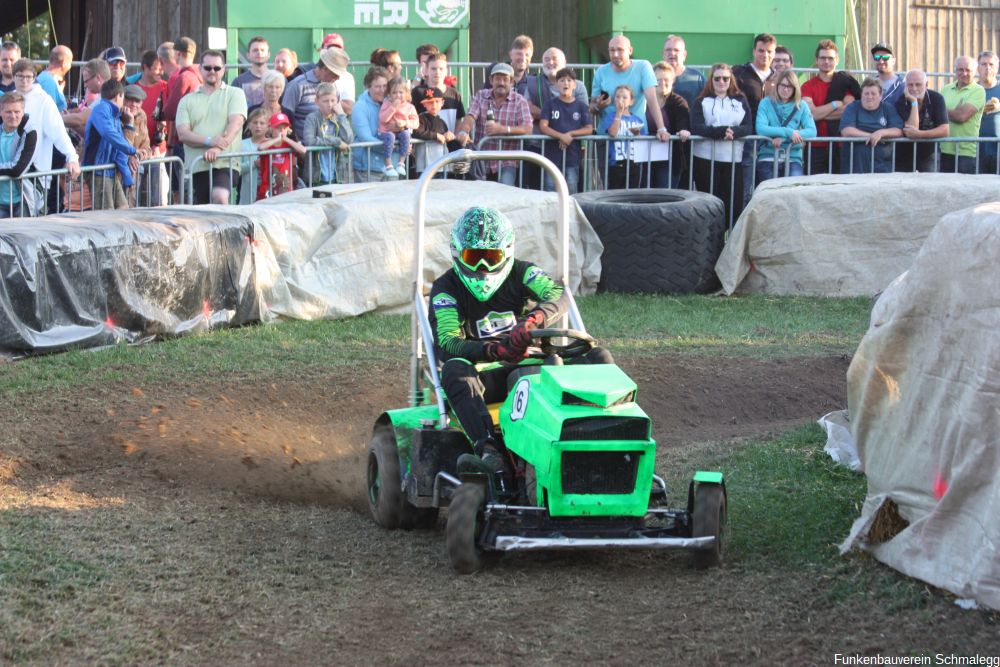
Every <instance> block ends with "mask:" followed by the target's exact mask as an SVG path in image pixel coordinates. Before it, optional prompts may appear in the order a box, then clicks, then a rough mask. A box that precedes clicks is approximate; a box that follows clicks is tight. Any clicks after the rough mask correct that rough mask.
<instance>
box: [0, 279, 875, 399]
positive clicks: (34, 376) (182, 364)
mask: <svg viewBox="0 0 1000 667" xmlns="http://www.w3.org/2000/svg"><path fill="white" fill-rule="evenodd" d="M579 305H580V310H581V313H582V314H583V318H584V322H585V323H586V324H587V327H588V330H589V331H590V332H591V333H592V334H593V335H594V336H596V337H597V338H598V339H599V340H601V342H602V343H603V344H605V345H606V346H608V347H610V348H611V349H612V350H613V351H614V352H615V354H616V355H620V356H623V357H627V356H630V355H631V356H654V355H659V354H700V355H714V354H725V355H729V356H752V357H768V356H789V355H821V354H850V353H852V352H853V350H854V348H855V347H856V346H857V344H858V342H859V341H860V339H861V335H862V334H863V333H864V330H865V327H866V326H867V318H868V309H869V302H868V300H867V299H828V298H807V297H767V296H749V297H705V296H680V297H672V296H628V297H626V296H621V295H599V296H591V297H584V298H581V299H580V300H579ZM409 336H410V334H409V316H408V315H364V316H361V317H354V318H349V319H344V320H335V321H311V322H303V321H289V322H280V323H276V324H266V325H257V326H247V327H241V328H237V329H222V330H218V331H213V332H211V333H207V334H195V335H191V336H184V337H180V338H175V339H171V340H167V341H163V342H161V343H157V344H151V345H139V346H126V345H119V346H115V347H110V348H106V349H102V350H91V351H87V350H74V351H70V352H66V353H63V354H53V355H48V356H43V357H34V358H29V359H25V360H22V361H19V362H17V363H14V364H4V365H3V366H0V369H2V372H0V394H2V393H3V392H11V391H24V390H47V389H50V388H57V387H70V386H79V385H100V384H103V383H114V382H125V381H128V382H136V383H155V382H166V381H184V382H192V381H193V382H197V380H198V378H199V377H214V376H218V375H220V374H225V375H229V376H235V377H252V375H253V374H254V373H255V372H257V371H270V372H278V373H286V374H289V375H292V376H300V375H309V374H313V373H327V372H328V369H329V368H330V367H336V366H341V365H345V364H358V363H373V362H380V361H390V362H396V363H399V362H402V361H405V359H407V357H408V354H409Z"/></svg>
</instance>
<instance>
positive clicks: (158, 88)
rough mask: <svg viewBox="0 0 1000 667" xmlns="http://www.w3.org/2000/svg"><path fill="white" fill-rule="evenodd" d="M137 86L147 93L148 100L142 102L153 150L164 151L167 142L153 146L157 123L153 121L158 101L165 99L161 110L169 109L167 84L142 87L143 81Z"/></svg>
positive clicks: (161, 83)
mask: <svg viewBox="0 0 1000 667" xmlns="http://www.w3.org/2000/svg"><path fill="white" fill-rule="evenodd" d="M136 85H138V86H139V87H140V88H142V89H143V90H144V91H145V92H146V99H144V100H143V101H142V110H143V111H144V112H145V113H146V125H147V127H148V129H149V141H150V145H151V146H152V147H153V148H160V149H163V148H165V147H166V144H167V142H166V141H164V142H163V143H162V144H160V145H158V146H157V145H153V144H152V141H153V135H154V134H156V121H155V120H153V110H154V109H155V108H156V100H158V99H160V98H161V97H162V98H163V103H162V104H161V106H160V109H161V110H163V109H166V108H167V82H166V81H163V80H162V79H161V80H160V81H157V82H156V83H154V84H153V85H152V86H144V85H142V80H140V81H139V82H138V83H137V84H136Z"/></svg>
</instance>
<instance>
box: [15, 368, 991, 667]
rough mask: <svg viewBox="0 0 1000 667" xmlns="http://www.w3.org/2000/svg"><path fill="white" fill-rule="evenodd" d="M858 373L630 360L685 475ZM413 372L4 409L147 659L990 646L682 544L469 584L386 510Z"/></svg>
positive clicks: (744, 655)
mask: <svg viewBox="0 0 1000 667" xmlns="http://www.w3.org/2000/svg"><path fill="white" fill-rule="evenodd" d="M847 365H848V359H846V358H843V357H834V358H819V359H785V360H771V361H754V360H747V359H726V358H721V359H720V358H713V359H700V358H669V357H668V358H658V359H654V360H648V359H629V360H625V361H624V362H622V366H623V368H624V370H625V371H626V372H628V373H629V374H630V375H631V376H632V377H634V378H635V379H636V381H637V382H638V384H639V387H640V390H639V392H640V393H639V396H640V403H642V404H643V406H644V408H645V409H646V410H647V411H648V412H649V413H650V414H651V415H653V417H654V422H653V423H654V436H655V438H656V439H657V441H658V442H659V443H661V444H662V446H661V448H660V450H659V452H658V458H659V462H658V463H659V465H658V467H659V468H661V469H662V468H664V467H665V466H670V465H676V466H681V467H685V468H686V469H687V470H691V469H693V468H694V467H695V466H696V465H697V462H698V461H699V460H701V459H703V458H704V457H705V456H706V455H707V454H708V453H710V452H712V451H720V450H725V449H727V448H730V447H733V446H738V444H739V443H740V442H742V439H744V438H746V437H748V436H755V435H762V434H764V433H768V432H772V431H776V430H783V429H786V428H788V427H789V426H790V425H793V424H800V423H804V422H807V421H810V420H813V419H815V417H816V416H817V415H819V414H822V413H824V412H825V411H828V410H830V409H833V408H837V407H841V406H843V405H844V403H845V400H846V398H845V387H844V379H843V378H844V374H845V372H846V369H847ZM404 376H405V368H404V367H403V366H402V364H387V365H384V366H381V367H375V368H368V369H366V370H365V371H359V370H346V371H344V372H342V373H341V374H339V376H338V377H336V378H335V379H331V378H326V377H322V378H319V377H306V378H294V379H289V378H281V377H274V378H259V377H255V378H253V380H252V381H251V380H250V379H249V378H231V379H220V380H219V381H218V382H217V383H214V384H205V385H200V386H197V387H189V386H172V385H165V386H158V387H151V386H141V387H136V386H128V385H122V386H109V387H107V388H106V389H104V390H103V391H100V392H97V393H95V392H92V391H88V392H87V393H82V392H81V393H78V394H74V393H72V392H60V393H59V394H57V395H46V396H41V395H39V396H22V397H21V398H19V399H18V401H17V402H16V403H15V404H13V405H10V406H8V409H5V410H4V413H3V415H4V416H3V417H0V427H2V429H3V431H4V432H5V433H7V434H8V435H9V437H10V438H11V441H13V442H17V443H20V444H19V445H17V446H16V447H15V449H14V450H13V451H12V452H11V454H10V456H9V457H8V458H6V460H3V461H0V478H2V479H3V482H4V484H5V485H10V486H8V487H6V488H9V489H13V491H12V492H14V493H18V492H21V493H30V495H31V497H32V498H35V499H36V500H35V501H33V503H34V506H35V508H36V510H35V511H37V513H38V515H39V516H42V517H46V520H48V521H51V522H52V523H53V527H54V529H58V530H59V531H60V537H59V538H58V539H59V543H58V548H59V549H60V550H64V551H66V552H67V553H69V554H74V553H77V552H80V553H92V552H93V551H94V549H95V545H94V540H95V539H96V540H97V541H98V545H99V546H97V547H96V550H97V551H98V552H99V553H101V565H102V566H103V567H106V568H108V570H109V571H111V572H114V573H115V576H109V577H108V579H107V581H106V582H105V583H103V584H101V585H99V586H97V587H96V588H95V589H92V590H91V589H81V591H80V593H79V596H80V599H79V604H80V606H81V608H86V607H87V606H88V605H95V606H98V607H99V608H105V609H106V617H107V619H108V622H113V623H116V624H119V626H120V633H121V635H122V636H123V637H127V638H129V640H128V641H129V642H132V643H135V642H138V644H139V645H140V646H142V645H146V646H148V651H149V653H148V655H147V656H146V657H147V658H148V660H142V659H141V658H142V656H143V653H142V649H135V648H134V647H133V648H132V650H133V651H135V650H138V653H128V655H138V657H139V658H140V659H139V660H138V661H139V662H146V661H149V662H158V663H160V662H166V663H169V664H273V663H274V662H275V660H280V661H281V662H285V663H286V664H317V663H326V664H371V662H372V661H373V660H376V659H378V660H379V661H380V662H382V663H385V664H427V663H431V662H433V663H442V664H487V663H498V664H544V663H553V664H624V663H634V662H635V661H649V662H655V663H662V662H664V661H666V660H668V659H669V660H683V661H684V662H685V663H687V664H731V663H732V662H735V661H739V662H740V663H741V664H774V663H775V662H779V663H784V664H806V663H810V662H814V661H815V660H816V659H817V658H818V657H819V656H825V655H828V654H829V655H832V654H833V653H834V652H836V651H844V650H845V649H849V648H851V647H854V648H855V649H857V650H871V651H886V650H892V649H895V648H900V647H906V646H915V645H919V642H920V641H922V640H923V638H925V637H926V633H927V632H928V624H930V627H932V628H934V631H935V633H936V635H937V636H938V637H939V638H941V642H942V644H944V645H953V646H954V647H955V649H956V650H957V649H958V648H959V647H960V646H966V645H967V644H968V642H969V641H978V642H980V643H982V642H988V641H992V639H988V637H992V635H989V634H988V633H989V632H990V631H991V629H990V628H989V627H988V626H987V625H985V624H984V625H983V626H982V629H981V632H982V633H983V635H982V636H981V637H975V636H973V637H969V636H968V634H969V632H968V624H966V625H963V626H961V633H959V632H958V631H957V630H954V631H951V634H949V631H950V630H949V629H950V628H952V626H955V627H958V626H957V625H956V624H958V623H960V622H961V621H960V617H958V616H957V615H956V614H953V613H950V614H940V615H938V614H931V615H930V616H929V617H927V618H926V619H925V620H924V621H921V622H919V623H916V622H913V621H912V620H910V619H911V618H912V617H911V616H907V617H906V619H905V620H902V621H901V620H900V619H898V618H894V614H893V611H892V610H891V609H887V610H885V611H884V613H883V612H879V613H876V614H875V615H874V616H873V613H872V606H871V605H869V604H865V603H864V602H863V601H855V602H852V601H850V600H848V601H840V602H835V601H831V599H830V598H829V596H827V595H825V593H826V591H825V589H826V588H827V587H828V586H830V585H831V583H830V582H826V581H822V580H813V579H811V578H810V577H808V576H806V575H803V574H797V575H794V576H789V575H788V574H787V573H783V572H780V571H775V572H774V573H773V574H766V575H764V576H761V575H760V574H759V573H754V572H752V571H751V570H748V569H747V568H744V567H743V566H742V565H741V562H740V559H739V558H738V557H737V558H735V559H730V560H729V561H728V562H726V563H725V564H724V566H723V567H722V568H720V569H717V570H713V571H709V572H698V571H695V570H693V569H691V568H690V566H689V561H688V555H687V554H683V553H669V552H628V553H625V552H618V553H598V552H586V553H571V554H565V553H562V554H560V553H544V554H518V555H513V556H507V557H504V558H501V559H500V560H499V562H497V563H494V564H493V565H492V566H490V567H488V568H487V569H486V570H485V571H483V572H480V573H478V574H476V575H473V576H467V577H458V576H456V575H455V574H454V573H453V572H452V571H451V569H450V567H449V566H448V564H447V559H446V557H445V553H444V535H443V533H444V531H443V527H442V526H441V525H439V526H438V528H437V529H436V530H434V531H429V532H425V531H412V532H406V531H394V532H389V531H385V530H382V529H380V528H378V527H376V526H375V525H374V524H373V523H372V521H371V519H370V517H368V515H367V508H366V507H365V498H364V488H363V487H364V479H363V471H364V454H365V448H366V445H367V441H368V438H369V435H370V432H371V425H372V422H373V420H374V418H375V417H376V416H377V415H378V413H379V412H380V411H381V410H383V409H385V406H387V405H402V404H403V403H404V396H405V392H404V391H403V389H402V388H401V387H400V386H399V384H400V383H399V382H397V381H396V379H398V378H402V377H404ZM29 411H30V412H32V413H33V414H35V415H36V417H35V418H34V419H32V420H28V419H24V418H23V415H25V414H26V413H27V412H29ZM39 424H45V425H46V427H45V428H44V429H39V428H38V425H39ZM54 510H62V511H54ZM732 529H733V530H753V526H744V525H733V526H732ZM840 537H841V536H831V540H836V539H839V538H840ZM55 546H56V545H53V547H54V548H55ZM91 618H92V616H90V615H85V616H82V621H83V622H84V623H86V622H91V621H90V619H91ZM834 624H837V625H838V626H839V627H840V628H842V630H841V631H839V632H830V627H831V626H832V625H834ZM887 628H891V632H887ZM36 631H37V630H35V629H30V628H29V629H25V632H28V633H30V632H36ZM100 632H103V630H101V631H100ZM100 632H97V633H95V634H100ZM87 636H88V633H87V627H86V625H83V626H82V627H78V628H76V632H75V634H74V637H75V639H74V644H73V646H72V647H70V648H65V649H62V650H61V651H60V652H59V655H62V656H67V657H66V659H65V662H66V664H74V663H80V662H86V661H87V660H86V658H87V657H88V656H91V657H93V656H101V655H107V653H106V652H107V651H108V650H109V647H107V646H98V645H88V639H87ZM949 636H953V637H954V639H949ZM143 642H145V644H143ZM942 648H943V647H942ZM110 650H112V651H114V647H112V648H111V649H110Z"/></svg>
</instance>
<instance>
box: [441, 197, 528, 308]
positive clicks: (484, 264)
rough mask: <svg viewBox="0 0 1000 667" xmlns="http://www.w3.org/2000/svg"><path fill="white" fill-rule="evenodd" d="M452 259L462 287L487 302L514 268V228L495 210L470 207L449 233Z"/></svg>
mask: <svg viewBox="0 0 1000 667" xmlns="http://www.w3.org/2000/svg"><path fill="white" fill-rule="evenodd" d="M451 257H452V260H453V264H454V266H455V273H457V274H458V277H459V278H460V279H461V280H462V283H463V284H464V285H465V286H466V288H468V290H469V291H470V292H472V294H473V296H475V297H476V298H477V299H479V300H480V301H486V300H487V299H489V298H490V297H491V296H493V294H494V293H495V292H496V291H497V289H499V288H500V285H502V284H503V281H504V280H506V279H507V276H508V275H509V274H510V270H511V269H512V268H513V266H514V226H513V225H511V224H510V220H508V219H507V217H506V216H505V215H504V214H503V213H501V212H500V211H498V210H496V209H495V208H489V207H487V206H473V207H472V208H470V209H469V210H467V211H466V212H465V213H463V214H462V216H461V217H460V218H459V219H458V220H456V221H455V227H454V228H453V229H452V230H451Z"/></svg>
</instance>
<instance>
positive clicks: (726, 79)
mask: <svg viewBox="0 0 1000 667" xmlns="http://www.w3.org/2000/svg"><path fill="white" fill-rule="evenodd" d="M731 78H732V77H728V76H713V77H712V81H721V82H723V83H729V80H730V79H731Z"/></svg>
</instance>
